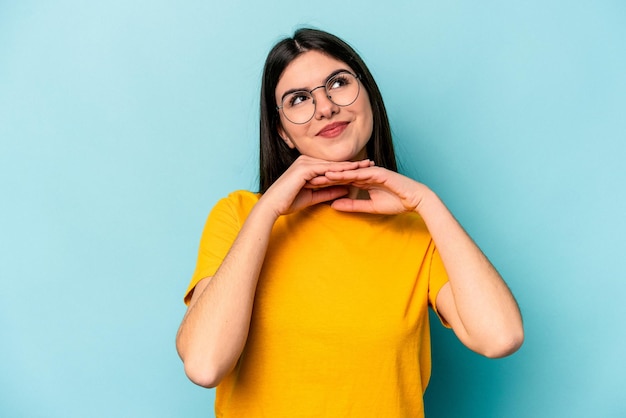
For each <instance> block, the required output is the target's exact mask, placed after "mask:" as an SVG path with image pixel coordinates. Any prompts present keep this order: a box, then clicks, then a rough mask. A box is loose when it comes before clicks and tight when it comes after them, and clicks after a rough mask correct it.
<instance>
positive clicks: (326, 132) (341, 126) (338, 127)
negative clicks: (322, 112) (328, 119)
mask: <svg viewBox="0 0 626 418" xmlns="http://www.w3.org/2000/svg"><path fill="white" fill-rule="evenodd" d="M347 127H348V122H334V123H329V124H328V125H326V126H324V127H323V128H322V130H321V131H319V132H318V133H317V136H321V137H324V138H334V137H336V136H339V135H341V133H342V132H343V131H344V130H345V129H346V128H347Z"/></svg>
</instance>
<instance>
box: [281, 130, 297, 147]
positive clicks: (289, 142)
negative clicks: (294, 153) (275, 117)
mask: <svg viewBox="0 0 626 418" xmlns="http://www.w3.org/2000/svg"><path fill="white" fill-rule="evenodd" d="M277 129H278V135H280V137H281V138H282V139H283V141H285V144H287V146H288V147H289V148H291V149H294V148H295V147H296V146H295V145H294V143H293V142H291V139H289V136H288V135H287V132H285V130H284V129H283V127H282V126H281V125H278V128H277Z"/></svg>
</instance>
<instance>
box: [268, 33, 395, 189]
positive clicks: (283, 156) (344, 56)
mask: <svg viewBox="0 0 626 418" xmlns="http://www.w3.org/2000/svg"><path fill="white" fill-rule="evenodd" d="M311 50H316V51H320V52H323V53H325V54H327V55H329V56H331V57H333V58H335V59H337V60H339V61H342V62H345V63H346V64H347V65H349V66H350V68H352V69H353V70H354V72H355V73H356V74H357V75H358V76H359V77H360V80H361V83H362V84H363V87H365V90H366V91H367V93H368V95H369V98H370V104H371V106H372V114H373V118H374V124H373V130H372V136H371V138H370V140H369V141H368V143H367V146H366V151H367V157H368V158H369V159H371V160H373V161H375V162H376V165H378V166H381V167H385V168H387V169H389V170H393V171H398V168H397V164H396V156H395V153H394V150H393V142H392V140H391V129H390V128H389V120H388V119H387V112H386V110H385V104H384V103H383V98H382V96H381V94H380V90H378V86H377V85H376V82H375V81H374V78H373V77H372V74H371V73H370V71H369V70H368V68H367V66H366V65H365V63H364V62H363V60H362V59H361V57H360V56H359V55H358V54H357V53H356V52H355V51H354V49H352V47H350V45H348V44H347V43H345V42H344V41H342V40H341V39H339V38H337V37H336V36H334V35H331V34H330V33H327V32H324V31H321V30H317V29H308V28H305V29H299V30H297V31H296V32H295V33H294V35H293V38H285V39H283V40H282V41H280V42H278V43H277V44H276V45H275V46H274V48H272V50H271V51H270V53H269V54H268V56H267V59H266V60H265V67H264V69H263V80H262V84H261V124H260V139H261V146H260V152H261V155H260V160H259V162H260V167H259V169H260V170H259V188H260V192H261V193H265V191H266V190H267V189H268V188H269V187H270V186H271V185H272V184H273V183H274V182H275V181H276V180H277V179H278V178H279V177H280V176H281V175H282V174H283V173H284V172H285V170H287V168H289V166H290V165H291V164H292V163H293V162H294V161H295V160H296V158H298V156H299V155H300V153H299V152H298V151H297V150H296V149H291V148H289V147H288V146H287V144H285V142H284V141H283V140H282V139H281V137H280V136H279V135H278V126H279V124H280V118H279V115H278V111H277V110H276V100H275V91H276V85H277V84H278V81H279V79H280V76H281V75H282V73H283V71H284V70H285V68H286V67H287V66H288V65H289V64H290V63H291V62H292V61H293V60H294V59H296V58H297V57H298V56H299V55H300V54H302V53H304V52H307V51H311Z"/></svg>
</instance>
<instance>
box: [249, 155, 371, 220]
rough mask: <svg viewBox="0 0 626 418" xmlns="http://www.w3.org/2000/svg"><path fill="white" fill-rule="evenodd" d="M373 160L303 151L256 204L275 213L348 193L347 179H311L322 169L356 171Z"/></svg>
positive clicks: (292, 209)
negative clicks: (322, 157)
mask: <svg viewBox="0 0 626 418" xmlns="http://www.w3.org/2000/svg"><path fill="white" fill-rule="evenodd" d="M373 164H374V163H373V162H371V161H370V160H362V161H345V162H333V161H325V160H319V159H317V158H311V157H308V156H305V155H302V156H300V157H298V159H296V161H294V163H293V164H291V166H290V167H289V168H288V169H287V170H286V171H285V173H283V175H282V176H280V178H279V179H278V180H276V181H275V182H274V184H272V186H271V187H270V188H269V189H268V190H267V191H266V192H265V193H264V194H263V196H262V197H261V199H260V200H259V203H258V204H261V205H268V207H270V208H271V209H272V210H273V211H274V213H275V215H276V217H278V216H281V215H287V214H289V213H293V212H297V211H298V210H301V209H304V208H306V207H308V206H312V205H315V204H317V203H321V202H327V201H330V200H333V199H337V198H338V197H341V196H345V195H346V194H347V193H348V187H347V186H346V185H345V183H349V182H344V183H342V182H333V183H332V184H320V185H313V184H311V183H310V181H311V180H312V179H315V178H319V177H320V176H322V177H323V176H324V174H325V173H329V172H333V173H342V172H344V171H358V170H360V169H363V168H366V167H370V166H372V165H373Z"/></svg>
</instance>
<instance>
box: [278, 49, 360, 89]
mask: <svg viewBox="0 0 626 418" xmlns="http://www.w3.org/2000/svg"><path fill="white" fill-rule="evenodd" d="M341 69H344V70H350V71H352V69H351V68H350V66H349V65H348V64H346V63H345V62H343V61H340V60H338V59H336V58H333V57H331V56H330V55H328V54H324V53H323V52H320V51H316V50H311V51H307V52H304V53H302V54H300V55H299V56H298V57H297V58H296V59H294V60H293V61H291V62H290V63H289V65H287V67H286V68H285V70H284V71H283V73H282V74H281V76H280V78H279V79H278V84H277V85H276V96H277V97H280V96H281V95H282V93H283V92H285V91H287V90H291V89H303V90H310V89H312V88H314V87H317V86H319V85H322V84H324V83H325V82H326V80H327V78H328V76H330V75H331V74H332V73H333V72H335V71H337V70H341Z"/></svg>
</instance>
